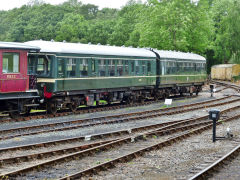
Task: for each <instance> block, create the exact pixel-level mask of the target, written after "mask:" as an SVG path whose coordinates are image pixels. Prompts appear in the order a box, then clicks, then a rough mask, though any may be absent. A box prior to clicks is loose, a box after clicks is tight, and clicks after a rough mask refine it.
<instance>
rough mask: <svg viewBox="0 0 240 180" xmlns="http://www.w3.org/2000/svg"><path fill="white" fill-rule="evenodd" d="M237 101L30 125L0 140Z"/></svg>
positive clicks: (7, 132)
mask: <svg viewBox="0 0 240 180" xmlns="http://www.w3.org/2000/svg"><path fill="white" fill-rule="evenodd" d="M231 98H232V99H231ZM239 100H240V98H235V97H233V96H232V97H224V98H220V99H215V100H210V101H204V102H200V103H195V104H188V105H184V106H179V107H171V108H165V109H155V110H151V111H143V112H135V113H127V114H120V115H112V116H102V117H97V118H90V119H89V118H88V119H79V120H72V121H71V120H70V121H62V122H56V123H46V124H38V125H31V126H23V127H14V128H6V129H0V140H4V139H10V138H15V137H20V136H29V135H36V134H41V133H49V132H56V131H65V130H71V129H79V128H84V127H90V126H97V125H103V124H114V123H124V122H129V121H137V120H142V119H149V118H154V117H160V116H164V115H171V114H179V113H183V112H188V111H193V110H197V109H202V108H207V107H214V106H216V105H224V104H229V103H234V102H236V101H239ZM216 102H217V103H216Z"/></svg>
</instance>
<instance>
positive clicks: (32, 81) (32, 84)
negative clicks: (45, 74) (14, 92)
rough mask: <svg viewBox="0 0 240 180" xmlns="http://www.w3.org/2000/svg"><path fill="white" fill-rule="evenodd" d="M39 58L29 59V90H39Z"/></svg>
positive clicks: (32, 57)
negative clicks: (37, 71) (37, 70)
mask: <svg viewBox="0 0 240 180" xmlns="http://www.w3.org/2000/svg"><path fill="white" fill-rule="evenodd" d="M36 69H37V56H29V57H28V76H29V89H36V88H37V73H36Z"/></svg>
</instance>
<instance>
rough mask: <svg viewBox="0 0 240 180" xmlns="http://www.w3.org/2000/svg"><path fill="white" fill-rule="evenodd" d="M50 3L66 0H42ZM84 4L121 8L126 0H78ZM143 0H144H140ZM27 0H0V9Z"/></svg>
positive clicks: (19, 4) (100, 7)
mask: <svg viewBox="0 0 240 180" xmlns="http://www.w3.org/2000/svg"><path fill="white" fill-rule="evenodd" d="M43 1H44V2H46V3H50V4H60V3H63V2H65V1H67V0H43ZM80 1H81V2H82V3H84V4H88V3H89V4H95V5H97V6H98V7H99V9H102V8H104V7H109V8H121V7H122V6H124V5H125V4H126V3H127V2H128V0H80ZM142 1H145V0H142ZM28 2H29V0H0V10H9V9H13V8H15V7H17V8H19V7H21V6H22V5H24V4H27V3H28Z"/></svg>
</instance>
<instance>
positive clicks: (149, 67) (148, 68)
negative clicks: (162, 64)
mask: <svg viewBox="0 0 240 180" xmlns="http://www.w3.org/2000/svg"><path fill="white" fill-rule="evenodd" d="M147 71H148V73H150V72H151V62H148V63H147Z"/></svg>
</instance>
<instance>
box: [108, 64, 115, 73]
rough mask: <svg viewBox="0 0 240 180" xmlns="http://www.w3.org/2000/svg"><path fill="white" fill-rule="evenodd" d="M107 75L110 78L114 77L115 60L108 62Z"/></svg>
mask: <svg viewBox="0 0 240 180" xmlns="http://www.w3.org/2000/svg"><path fill="white" fill-rule="evenodd" d="M109 73H110V76H115V60H110V61H109Z"/></svg>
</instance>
